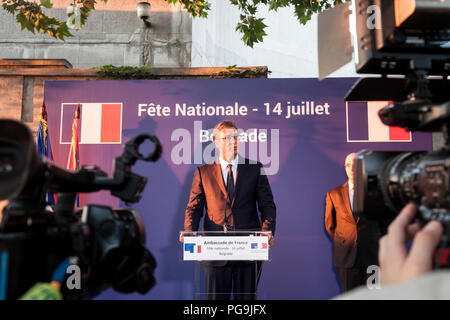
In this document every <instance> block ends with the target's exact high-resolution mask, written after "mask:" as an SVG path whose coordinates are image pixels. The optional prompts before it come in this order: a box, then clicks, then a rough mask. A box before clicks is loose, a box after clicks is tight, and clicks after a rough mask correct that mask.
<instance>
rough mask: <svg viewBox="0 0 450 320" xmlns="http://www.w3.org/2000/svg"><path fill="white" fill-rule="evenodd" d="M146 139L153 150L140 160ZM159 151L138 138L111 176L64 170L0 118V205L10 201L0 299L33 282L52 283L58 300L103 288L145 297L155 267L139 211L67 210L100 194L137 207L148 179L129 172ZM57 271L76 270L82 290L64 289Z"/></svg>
mask: <svg viewBox="0 0 450 320" xmlns="http://www.w3.org/2000/svg"><path fill="white" fill-rule="evenodd" d="M146 140H150V141H151V142H152V143H153V144H154V150H153V152H152V153H151V154H150V155H148V156H146V157H145V156H143V155H142V154H141V153H140V152H139V146H140V145H141V144H142V143H143V142H144V141H146ZM161 152H162V147H161V144H160V142H159V140H158V139H157V138H156V137H155V136H150V135H139V136H137V137H135V138H134V139H132V140H130V141H129V142H127V143H126V144H125V146H124V152H123V153H122V155H121V156H119V157H117V158H115V159H114V162H113V177H112V178H108V177H107V175H106V173H105V172H103V171H101V170H100V169H99V168H98V167H82V168H81V169H80V170H77V171H70V170H66V169H63V168H60V167H58V166H56V165H54V164H53V163H51V162H48V161H47V159H46V158H45V157H43V156H40V155H38V153H37V152H36V147H35V145H34V141H33V136H32V134H31V132H30V131H29V129H28V128H27V127H26V126H25V125H23V124H22V123H20V122H17V121H13V120H0V200H2V199H8V200H9V203H8V205H7V206H6V207H5V208H4V210H3V216H2V220H1V223H0V257H1V258H0V259H1V262H2V269H1V272H0V273H1V278H2V281H1V280H0V299H18V298H20V297H21V296H22V295H23V294H24V293H25V292H26V291H27V290H28V289H29V288H30V287H32V286H33V285H34V284H36V283H40V282H51V281H52V280H53V281H54V280H55V277H59V278H60V279H59V281H60V282H61V293H62V297H63V298H64V299H86V298H92V297H94V296H95V295H97V294H98V293H100V292H101V291H103V290H105V289H106V288H108V287H112V288H113V289H114V290H116V291H118V292H122V293H129V292H133V291H137V292H140V293H142V294H143V293H146V292H147V291H149V290H150V289H151V288H152V287H153V286H154V285H155V278H154V276H153V272H154V270H155V268H156V261H155V259H154V258H153V256H152V254H151V253H150V251H149V250H148V249H147V248H146V247H145V229H144V225H143V221H142V219H141V216H140V215H139V213H138V212H137V211H136V210H134V209H132V208H127V209H112V208H110V207H106V206H101V205H92V204H89V205H87V206H85V207H84V208H82V209H81V210H77V211H76V210H74V205H75V199H76V194H77V193H81V192H95V191H100V190H110V191H111V194H112V195H113V196H115V197H118V198H119V199H121V200H122V201H123V202H126V203H129V202H138V201H139V200H140V198H141V196H142V192H143V190H144V188H145V185H146V183H147V178H145V177H142V176H139V175H137V174H135V173H133V172H132V171H131V169H132V166H133V165H134V164H135V162H136V161H137V160H144V161H157V160H158V159H159V157H160V155H161ZM47 192H52V193H58V198H57V203H56V205H55V206H54V207H53V208H51V207H50V206H48V204H47V203H46V200H45V198H46V193H47ZM62 265H63V266H70V265H76V266H77V267H78V268H79V270H81V279H80V282H81V286H79V287H77V288H68V287H67V286H66V283H65V278H67V275H66V274H65V270H63V273H62V274H61V270H60V269H61V266H62ZM58 270H59V271H58Z"/></svg>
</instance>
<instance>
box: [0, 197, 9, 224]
mask: <svg viewBox="0 0 450 320" xmlns="http://www.w3.org/2000/svg"><path fill="white" fill-rule="evenodd" d="M7 205H8V200H0V221H2V215H3V208H4V207H6V206H7Z"/></svg>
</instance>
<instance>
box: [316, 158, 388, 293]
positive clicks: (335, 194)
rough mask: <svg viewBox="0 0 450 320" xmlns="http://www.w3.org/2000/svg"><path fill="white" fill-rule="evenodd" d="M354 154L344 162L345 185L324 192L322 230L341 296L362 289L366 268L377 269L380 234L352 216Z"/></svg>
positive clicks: (375, 226) (374, 226) (376, 227)
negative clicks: (330, 248) (328, 240)
mask: <svg viewBox="0 0 450 320" xmlns="http://www.w3.org/2000/svg"><path fill="white" fill-rule="evenodd" d="M355 155H356V154H355V153H350V154H349V155H347V157H346V158H345V172H346V173H347V177H348V181H347V182H346V183H344V184H342V185H340V186H338V187H336V188H334V189H332V190H330V191H328V192H327V196H326V206H325V227H326V229H327V232H328V234H329V235H330V237H331V239H332V240H333V243H334V266H335V267H336V269H337V273H338V276H339V279H340V281H341V288H342V291H343V292H346V291H348V290H351V289H353V288H355V287H358V286H360V285H365V284H366V281H367V277H368V276H370V274H367V268H368V267H369V266H371V265H378V240H379V239H380V238H381V236H382V234H381V230H380V228H379V224H378V222H376V221H369V220H367V219H366V217H365V216H364V215H360V216H358V215H357V214H355V213H353V212H352V209H353V194H354V184H353V181H354V179H353V178H354V177H353V162H354V158H355Z"/></svg>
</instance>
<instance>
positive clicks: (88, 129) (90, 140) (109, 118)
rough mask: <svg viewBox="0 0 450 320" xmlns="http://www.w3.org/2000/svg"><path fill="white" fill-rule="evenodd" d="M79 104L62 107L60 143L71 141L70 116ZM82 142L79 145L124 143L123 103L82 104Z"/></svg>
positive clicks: (66, 104)
mask: <svg viewBox="0 0 450 320" xmlns="http://www.w3.org/2000/svg"><path fill="white" fill-rule="evenodd" d="M76 105H77V104H74V103H63V104H62V105H61V135H60V143H61V144H69V143H70V141H71V137H70V132H71V123H69V121H68V116H69V115H70V114H72V117H73V112H74V111H73V110H75V108H74V106H75V107H76ZM80 105H81V119H80V141H79V144H120V143H122V109H123V108H122V103H102V102H99V103H80Z"/></svg>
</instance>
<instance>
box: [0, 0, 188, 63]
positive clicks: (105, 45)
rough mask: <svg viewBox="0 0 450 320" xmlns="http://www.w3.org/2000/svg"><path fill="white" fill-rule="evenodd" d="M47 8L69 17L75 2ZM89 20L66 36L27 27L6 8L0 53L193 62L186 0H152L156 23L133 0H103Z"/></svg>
mask: <svg viewBox="0 0 450 320" xmlns="http://www.w3.org/2000/svg"><path fill="white" fill-rule="evenodd" d="M52 2H53V3H54V8H53V9H48V10H46V13H47V14H49V15H51V16H54V17H57V18H58V19H60V20H62V21H64V20H67V15H66V7H67V6H68V5H69V3H70V1H62V0H53V1H52ZM97 2H98V5H97V9H96V10H94V11H91V13H90V14H89V18H88V20H87V23H86V24H85V25H84V26H83V27H82V29H81V30H80V31H78V32H73V34H74V35H75V36H74V37H69V38H67V39H66V41H61V40H59V39H58V40H56V39H54V38H52V37H50V36H49V35H41V34H33V33H31V32H29V31H27V30H23V31H21V26H20V24H19V23H17V22H16V20H15V17H14V16H13V15H11V14H9V13H8V12H6V11H5V10H2V9H0V58H9V59H18V58H25V59H67V60H69V61H70V62H71V64H72V65H73V67H74V68H91V67H95V66H102V65H109V64H112V65H116V66H124V65H128V66H144V65H149V66H151V67H189V66H190V65H191V42H192V40H191V39H192V23H191V18H190V17H189V14H188V13H187V12H185V11H183V10H182V9H181V6H180V5H176V6H174V5H169V4H168V3H167V1H164V0H155V1H150V3H151V5H152V11H151V16H150V21H151V24H152V26H151V28H146V27H145V26H144V23H143V22H142V21H141V20H140V19H138V17H137V15H136V4H137V2H138V1H136V0H135V1H132V0H123V1H122V0H121V1H117V0H110V1H109V2H108V3H107V4H104V3H103V2H102V1H97Z"/></svg>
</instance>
